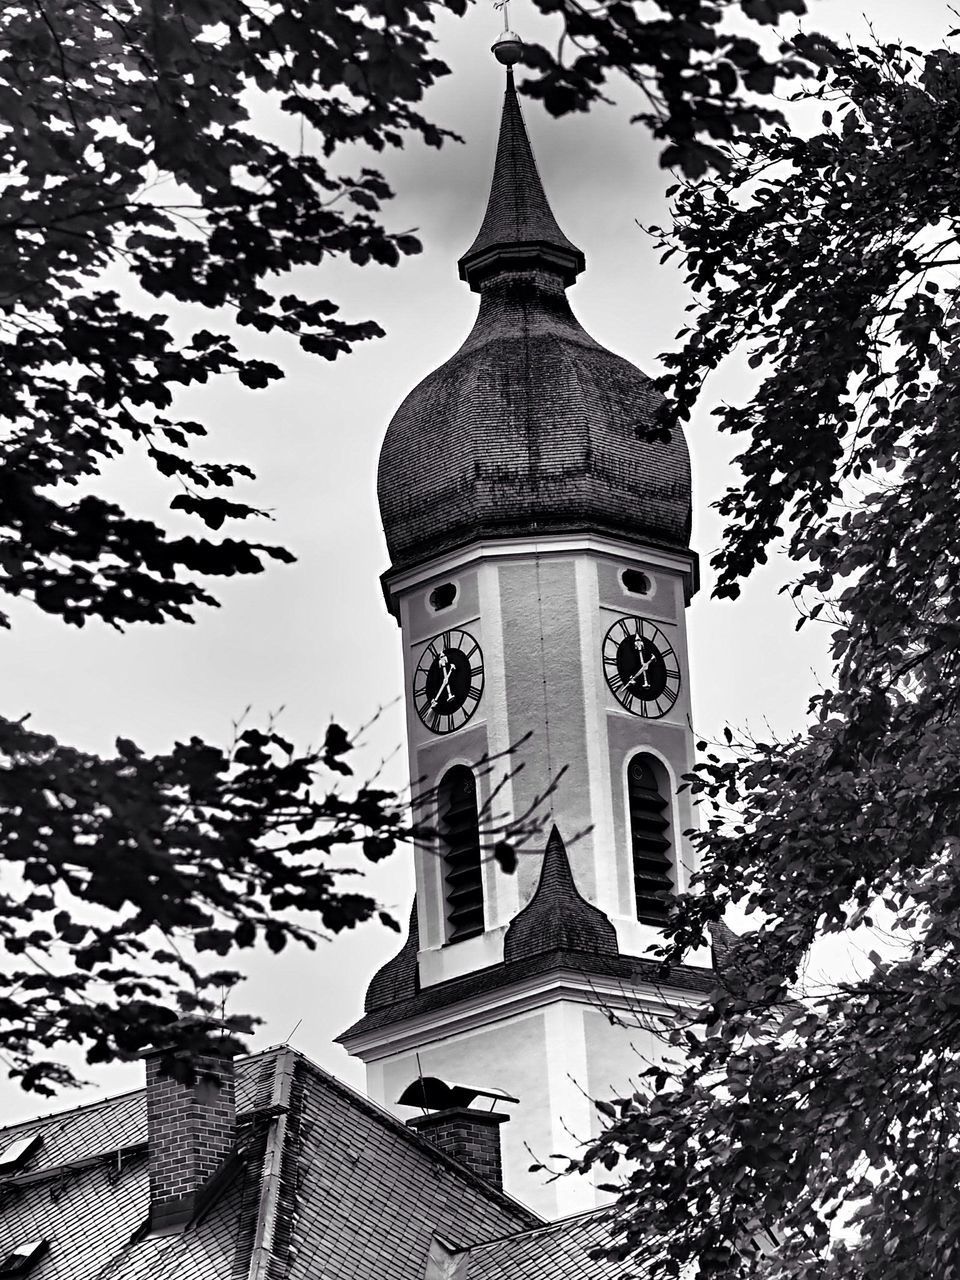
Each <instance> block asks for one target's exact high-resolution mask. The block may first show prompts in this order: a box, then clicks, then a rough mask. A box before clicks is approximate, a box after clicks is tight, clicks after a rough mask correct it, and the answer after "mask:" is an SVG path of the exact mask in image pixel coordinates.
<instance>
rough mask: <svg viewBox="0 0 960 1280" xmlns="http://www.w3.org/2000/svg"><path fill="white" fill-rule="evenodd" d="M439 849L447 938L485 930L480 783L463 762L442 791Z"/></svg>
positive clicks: (454, 939)
mask: <svg viewBox="0 0 960 1280" xmlns="http://www.w3.org/2000/svg"><path fill="white" fill-rule="evenodd" d="M438 798H439V810H440V848H441V852H442V855H443V877H444V888H445V893H446V903H447V941H448V942H459V941H460V940H461V939H463V938H471V937H473V935H474V934H476V933H482V932H483V877H482V874H481V868H480V813H479V809H478V807H477V784H476V780H475V779H474V776H473V774H472V773H471V772H470V770H469V769H467V768H466V767H465V766H464V765H455V766H454V767H453V768H452V769H451V770H450V771H449V772H448V773H446V774H445V775H444V778H443V781H442V782H441V783H440V790H439V797H438Z"/></svg>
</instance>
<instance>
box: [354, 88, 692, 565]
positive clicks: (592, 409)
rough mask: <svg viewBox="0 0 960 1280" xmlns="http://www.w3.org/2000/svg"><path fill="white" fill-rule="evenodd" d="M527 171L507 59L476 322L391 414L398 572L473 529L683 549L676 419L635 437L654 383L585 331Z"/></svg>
mask: <svg viewBox="0 0 960 1280" xmlns="http://www.w3.org/2000/svg"><path fill="white" fill-rule="evenodd" d="M583 266H584V259H583V254H582V253H581V251H580V250H579V249H578V248H577V247H576V246H575V245H574V244H572V243H571V242H570V240H568V239H567V237H566V236H565V235H564V234H563V232H562V231H561V230H560V227H559V226H558V225H557V221H556V219H555V217H554V216H553V212H552V210H551V208H550V205H549V203H548V201H547V197H546V195H545V193H544V190H543V185H542V183H541V181H540V175H539V173H538V172H537V166H536V162H535V160H534V157H533V152H532V150H531V148H530V141H529V138H528V137H527V132H526V128H525V127H524V123H523V117H522V116H521V114H520V105H519V103H518V101H517V94H516V89H515V87H514V83H513V75H512V70H511V69H510V68H509V67H508V70H507V88H506V95H505V98H504V105H503V116H502V120H501V125H500V138H499V143H498V146H497V158H496V163H495V166H494V174H493V182H492V184H491V189H490V198H489V201H488V203H487V209H486V212H485V214H484V218H483V222H482V224H481V227H480V231H479V233H478V235H477V238H476V239H475V241H474V242H473V244H472V245H471V246H470V248H469V250H468V251H467V252H466V253H465V254H464V256H463V257H462V258H461V260H460V275H461V277H462V278H463V279H464V280H465V281H466V282H467V283H468V284H469V286H470V288H471V289H473V290H474V291H475V292H477V293H479V294H480V309H479V313H478V315H477V319H476V323H475V324H474V327H473V330H472V332H471V333H470V334H469V336H468V337H467V339H466V341H465V342H464V343H463V345H462V346H461V348H460V350H459V351H458V352H457V353H456V355H454V356H452V357H451V359H449V360H448V361H447V362H446V363H445V364H443V365H441V366H440V368H439V369H437V370H435V371H434V372H433V373H431V374H428V375H427V377H426V378H424V379H423V381H422V382H421V383H420V384H419V386H417V387H416V388H415V389H414V390H413V391H411V392H410V394H409V395H408V396H407V398H406V399H405V400H404V402H403V403H402V404H401V406H400V408H399V409H398V410H397V412H396V414H395V415H394V418H393V421H392V422H391V423H390V426H389V428H388V430H387V434H386V438H385V440H384V443H383V448H382V451H381V454H380V470H379V476H378V482H377V490H378V497H379V501H380V512H381V516H382V519H383V526H384V532H385V534H386V539H387V546H388V549H389V552H390V556H391V559H392V561H393V568H394V569H403V568H407V567H409V566H411V565H414V564H418V563H420V562H422V561H425V560H428V559H430V558H431V557H433V556H435V555H437V554H439V553H441V552H443V551H447V550H450V549H453V548H454V547H457V546H462V545H464V544H466V543H469V542H473V541H476V540H478V539H486V538H498V537H517V536H524V535H544V534H550V533H559V532H592V533H605V534H609V535H611V536H614V537H620V538H626V539H628V540H630V541H633V542H636V541H641V542H643V543H645V544H647V545H653V546H658V547H666V548H671V549H678V550H686V549H687V546H688V542H689V536H690V508H691V499H690V463H689V457H688V454H687V449H686V444H685V442H684V440H683V436H682V434H681V433H680V432H679V431H675V432H674V433H673V435H672V438H671V439H670V440H669V441H666V442H662V441H645V440H639V439H638V438H637V435H638V432H642V430H643V429H644V428H647V427H650V426H651V425H652V424H653V422H654V419H655V415H656V412H657V409H658V407H659V405H660V403H661V401H662V397H661V396H660V394H659V392H658V391H656V389H655V388H654V386H653V384H652V383H651V381H650V379H649V378H647V377H646V376H645V375H644V374H643V373H641V372H640V370H639V369H637V368H636V367H635V366H634V365H632V364H630V362H629V361H627V360H624V359H623V358H622V357H620V356H617V355H614V354H613V353H612V352H611V351H607V350H606V349H605V348H604V347H602V346H601V345H600V344H599V343H598V342H596V341H594V339H593V338H591V337H590V335H589V334H588V333H587V332H586V331H585V330H584V329H583V327H582V326H581V325H580V323H579V321H578V320H577V319H576V317H575V316H574V314H573V312H572V311H571V309H570V304H569V302H568V300H567V297H566V288H567V286H568V285H570V284H571V283H573V281H574V280H575V279H576V277H577V275H578V274H579V272H580V271H581V270H582V269H583Z"/></svg>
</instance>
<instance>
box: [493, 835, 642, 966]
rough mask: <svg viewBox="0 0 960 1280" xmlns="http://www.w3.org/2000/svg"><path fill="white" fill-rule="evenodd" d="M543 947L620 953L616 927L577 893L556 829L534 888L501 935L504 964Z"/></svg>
mask: <svg viewBox="0 0 960 1280" xmlns="http://www.w3.org/2000/svg"><path fill="white" fill-rule="evenodd" d="M545 951H586V952H589V954H590V955H593V956H603V955H608V956H615V955H619V954H620V949H619V947H618V945H617V931H616V929H615V928H614V927H613V925H612V924H611V923H610V921H609V920H608V919H607V917H606V916H605V915H604V914H603V912H602V911H601V910H600V908H599V907H595V906H593V905H592V903H589V902H588V901H587V900H586V898H584V897H583V895H582V894H581V893H580V890H579V889H578V888H577V886H576V882H575V881H574V878H573V872H572V871H571V870H570V860H569V858H568V857H567V850H566V848H565V846H564V843H563V840H562V838H561V836H560V832H559V831H558V830H557V828H556V827H554V828H553V829H552V831H551V832H550V838H549V840H548V841H547V851H546V853H545V854H544V855H543V864H542V866H541V867H540V880H539V883H538V884H537V888H536V892H535V893H534V895H533V897H532V898H531V899H530V901H529V902H528V903H527V905H526V906H525V907H524V908H523V910H522V911H521V912H519V914H518V915H516V916H514V918H513V919H512V920H511V921H510V925H509V927H508V929H507V932H506V934H505V935H504V939H503V959H504V963H509V962H510V961H511V960H523V959H525V958H526V957H527V956H534V955H541V954H542V953H543V952H545Z"/></svg>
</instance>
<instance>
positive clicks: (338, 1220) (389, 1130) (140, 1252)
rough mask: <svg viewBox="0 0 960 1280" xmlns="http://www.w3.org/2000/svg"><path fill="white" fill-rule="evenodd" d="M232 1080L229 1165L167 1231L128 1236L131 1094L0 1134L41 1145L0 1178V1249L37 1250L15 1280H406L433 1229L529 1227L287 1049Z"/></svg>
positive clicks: (135, 1115)
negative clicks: (236, 1150) (233, 1151)
mask: <svg viewBox="0 0 960 1280" xmlns="http://www.w3.org/2000/svg"><path fill="white" fill-rule="evenodd" d="M237 1074H238V1085H239V1088H238V1096H239V1099H240V1112H241V1114H240V1117H239V1121H240V1132H241V1158H239V1159H238V1160H237V1162H236V1167H235V1169H234V1171H233V1173H232V1175H231V1176H230V1177H229V1178H228V1179H227V1181H226V1184H225V1185H224V1187H223V1190H222V1193H221V1194H220V1195H219V1196H218V1197H217V1198H216V1199H215V1200H213V1201H212V1203H211V1204H210V1206H209V1208H208V1209H207V1210H206V1211H205V1212H204V1213H202V1214H201V1215H200V1216H199V1217H198V1219H197V1221H196V1222H195V1223H193V1224H192V1225H191V1226H190V1227H189V1228H188V1229H187V1230H186V1231H184V1232H183V1233H182V1234H179V1235H167V1236H161V1237H156V1238H152V1237H149V1236H144V1235H143V1231H144V1228H145V1224H146V1221H147V1210H148V1202H149V1187H148V1181H147V1157H146V1149H145V1144H144V1137H145V1127H144V1126H145V1119H144V1118H145V1114H146V1099H145V1095H144V1093H143V1092H142V1091H140V1092H137V1093H131V1094H125V1095H122V1096H121V1097H119V1098H115V1099H111V1100H110V1101H109V1102H105V1103H101V1104H97V1105H95V1106H93V1107H83V1108H77V1109H74V1110H73V1111H70V1112H67V1113H64V1114H61V1115H54V1116H50V1117H48V1118H47V1119H45V1120H39V1121H34V1122H32V1124H31V1125H29V1126H26V1125H20V1126H14V1127H12V1128H10V1129H7V1130H3V1131H0V1143H4V1144H5V1143H6V1142H7V1141H10V1140H11V1138H12V1136H16V1135H17V1134H19V1133H22V1132H26V1131H27V1130H30V1131H34V1130H37V1131H40V1132H42V1134H43V1136H44V1144H43V1146H42V1147H41V1149H40V1151H39V1152H38V1153H37V1154H36V1155H35V1156H33V1157H32V1158H31V1160H30V1161H29V1162H28V1163H27V1165H26V1166H25V1167H24V1168H23V1169H22V1170H21V1171H19V1172H18V1173H17V1174H15V1175H13V1176H9V1177H6V1178H4V1179H0V1246H2V1245H6V1246H9V1248H14V1247H16V1245H17V1244H19V1243H22V1242H23V1241H26V1240H29V1239H35V1238H38V1237H43V1238H45V1239H47V1240H48V1241H49V1243H50V1250H49V1252H48V1253H47V1254H46V1256H45V1257H44V1258H42V1259H41V1260H40V1261H39V1262H38V1263H37V1264H36V1265H35V1267H34V1268H33V1269H32V1270H31V1272H30V1277H29V1280H375V1278H379V1277H381V1276H384V1277H385V1276H390V1277H391V1280H422V1276H423V1267H424V1259H425V1258H426V1254H427V1250H428V1248H429V1244H430V1238H431V1235H432V1233H433V1231H435V1230H436V1231H442V1232H443V1233H444V1234H445V1235H446V1236H448V1237H449V1238H451V1239H454V1240H456V1241H457V1243H458V1244H459V1245H462V1246H465V1245H467V1244H469V1243H471V1242H472V1241H475V1240H477V1239H480V1238H485V1237H486V1238H489V1237H491V1236H495V1235H503V1234H509V1233H511V1232H514V1231H517V1230H523V1229H529V1228H530V1227H533V1226H539V1225H540V1222H541V1220H540V1219H539V1218H537V1216H536V1215H535V1214H533V1213H531V1212H530V1211H529V1210H527V1209H525V1208H524V1207H523V1206H522V1205H520V1204H519V1203H518V1202H516V1201H514V1200H511V1199H510V1197H508V1196H507V1195H505V1194H504V1193H503V1192H501V1191H499V1190H497V1189H496V1188H494V1187H491V1186H489V1185H487V1184H486V1183H484V1182H482V1181H481V1180H480V1179H479V1178H477V1177H476V1176H475V1175H474V1174H472V1173H471V1172H470V1171H469V1170H467V1169H464V1168H463V1167H462V1166H460V1165H459V1164H458V1163H457V1162H456V1161H454V1160H452V1159H450V1158H449V1157H448V1156H445V1155H444V1154H443V1153H441V1152H440V1151H438V1150H436V1149H435V1148H433V1147H432V1146H431V1145H430V1144H429V1143H428V1142H426V1141H425V1140H424V1139H423V1138H421V1137H419V1136H418V1135H417V1134H415V1133H413V1132H412V1131H411V1130H409V1129H407V1128H406V1127H405V1126H404V1125H403V1124H401V1123H400V1121H398V1120H396V1119H394V1118H393V1117H392V1116H390V1115H388V1114H387V1113H386V1112H384V1111H382V1110H380V1108H378V1107H376V1106H374V1105H373V1104H372V1103H370V1102H368V1101H367V1100H366V1099H364V1098H362V1097H361V1096H360V1095H359V1094H357V1093H355V1092H354V1091H353V1090H352V1089H349V1088H347V1086H345V1085H343V1084H341V1083H340V1082H339V1081H337V1080H335V1079H334V1078H333V1077H332V1076H330V1075H328V1074H327V1073H326V1072H324V1071H321V1070H320V1068H318V1067H316V1066H314V1065H313V1064H312V1063H310V1062H309V1061H308V1060H307V1059H306V1058H304V1057H302V1056H301V1055H299V1054H297V1053H295V1052H294V1051H293V1050H290V1049H287V1048H281V1049H274V1050H269V1051H267V1052H265V1053H262V1054H257V1055H255V1056H253V1057H251V1058H246V1059H241V1060H240V1061H238V1063H237ZM281 1079H285V1080H288V1081H289V1088H288V1090H287V1093H286V1095H285V1096H286V1103H285V1104H284V1105H283V1106H282V1107H278V1106H276V1105H273V1104H274V1102H275V1099H276V1097H277V1082H278V1081H279V1080H281ZM278 1135H279V1139H280V1140H279V1143H278V1142H277V1137H278ZM58 1161H59V1163H58Z"/></svg>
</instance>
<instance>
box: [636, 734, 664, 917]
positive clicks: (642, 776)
mask: <svg viewBox="0 0 960 1280" xmlns="http://www.w3.org/2000/svg"><path fill="white" fill-rule="evenodd" d="M627 794H628V797H629V802H630V837H631V843H632V846H633V885H634V892H635V894H636V899H637V918H638V919H640V920H647V921H649V922H650V923H651V924H661V923H662V922H663V920H664V918H665V917H666V915H667V911H668V910H669V906H670V903H669V896H670V894H671V892H672V891H673V887H674V884H673V874H672V872H673V859H672V857H671V856H670V834H671V832H670V797H669V792H668V788H667V786H666V777H665V771H664V770H663V768H662V766H661V765H660V764H659V763H658V762H657V761H655V760H654V759H653V758H652V757H651V756H644V755H637V756H634V757H633V759H632V760H631V761H630V764H629V765H628V767H627Z"/></svg>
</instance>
